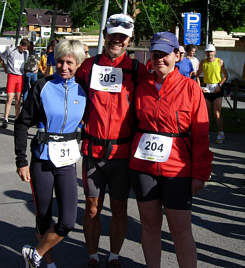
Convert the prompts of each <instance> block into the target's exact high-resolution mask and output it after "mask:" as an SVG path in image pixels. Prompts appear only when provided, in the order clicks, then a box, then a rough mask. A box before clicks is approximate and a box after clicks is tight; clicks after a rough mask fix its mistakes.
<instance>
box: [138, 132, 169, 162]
mask: <svg viewBox="0 0 245 268" xmlns="http://www.w3.org/2000/svg"><path fill="white" fill-rule="evenodd" d="M172 143H173V138H172V137H166V136H162V135H157V134H147V133H144V134H143V135H142V136H141V138H140V141H139V144H138V147H137V150H136V152H135V154H134V157H136V158H139V159H143V160H148V161H153V162H166V161H167V160H168V158H169V155H170V153H171V149H172Z"/></svg>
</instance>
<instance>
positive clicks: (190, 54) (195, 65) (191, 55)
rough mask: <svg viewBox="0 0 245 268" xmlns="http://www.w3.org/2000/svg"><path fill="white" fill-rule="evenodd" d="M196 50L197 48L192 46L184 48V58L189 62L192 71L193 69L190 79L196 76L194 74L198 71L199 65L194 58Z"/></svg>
mask: <svg viewBox="0 0 245 268" xmlns="http://www.w3.org/2000/svg"><path fill="white" fill-rule="evenodd" d="M196 50H197V47H196V46H195V45H193V44H190V45H187V46H186V53H187V56H186V58H187V59H189V60H190V61H191V63H192V66H193V69H194V71H193V73H192V78H194V77H195V76H196V73H197V71H198V69H199V64H200V62H199V59H198V58H196V57H195V54H196Z"/></svg>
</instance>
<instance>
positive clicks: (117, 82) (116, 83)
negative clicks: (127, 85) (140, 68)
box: [90, 64, 123, 92]
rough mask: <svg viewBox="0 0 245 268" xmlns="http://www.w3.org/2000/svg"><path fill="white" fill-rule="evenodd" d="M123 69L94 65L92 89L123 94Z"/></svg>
mask: <svg viewBox="0 0 245 268" xmlns="http://www.w3.org/2000/svg"><path fill="white" fill-rule="evenodd" d="M122 79H123V73H122V68H114V67H110V66H100V65H97V64H94V65H93V69H92V76H91V83H90V87H91V88H93V89H95V90H99V91H105V92H121V89H122Z"/></svg>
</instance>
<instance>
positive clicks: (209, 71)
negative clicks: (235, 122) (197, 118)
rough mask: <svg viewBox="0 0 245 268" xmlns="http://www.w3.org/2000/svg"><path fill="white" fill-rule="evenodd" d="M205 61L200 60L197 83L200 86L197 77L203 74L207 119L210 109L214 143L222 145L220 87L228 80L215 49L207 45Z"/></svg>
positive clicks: (223, 136) (223, 135)
mask: <svg viewBox="0 0 245 268" xmlns="http://www.w3.org/2000/svg"><path fill="white" fill-rule="evenodd" d="M205 52H206V57H207V58H206V59H204V60H202V61H201V63H200V66H199V70H198V71H197V75H196V77H197V82H198V84H199V85H201V82H200V79H199V76H200V74H201V73H202V72H203V78H204V83H205V87H202V89H203V93H204V97H205V99H206V104H207V107H208V113H209V118H211V114H212V108H213V114H214V118H215V120H216V124H217V128H218V135H217V138H216V143H223V142H224V140H225V134H224V130H223V118H222V115H221V107H222V97H223V95H224V94H223V90H222V85H223V84H224V83H225V81H226V80H227V78H228V74H227V71H226V69H225V65H224V61H223V60H222V59H220V58H217V57H216V48H215V46H214V45H212V44H208V45H207V47H206V49H205Z"/></svg>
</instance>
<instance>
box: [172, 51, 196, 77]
mask: <svg viewBox="0 0 245 268" xmlns="http://www.w3.org/2000/svg"><path fill="white" fill-rule="evenodd" d="M179 53H180V59H179V61H178V62H176V64H175V66H177V67H178V69H179V72H180V73H181V74H183V75H184V76H186V77H191V75H192V73H193V71H194V69H193V66H192V63H191V61H190V60H189V59H188V58H186V57H185V49H184V47H183V46H179Z"/></svg>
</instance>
